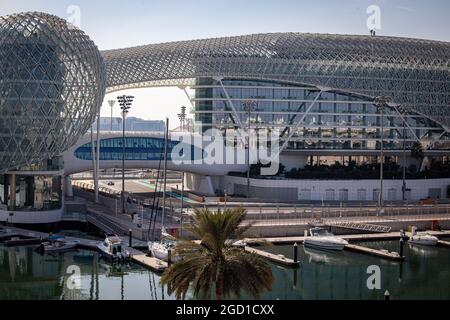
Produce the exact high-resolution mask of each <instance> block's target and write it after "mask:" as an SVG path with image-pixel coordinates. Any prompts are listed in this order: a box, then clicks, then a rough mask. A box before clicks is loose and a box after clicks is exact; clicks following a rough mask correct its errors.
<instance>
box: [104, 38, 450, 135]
mask: <svg viewBox="0 0 450 320" xmlns="http://www.w3.org/2000/svg"><path fill="white" fill-rule="evenodd" d="M102 54H103V57H104V58H105V61H106V65H107V79H108V81H107V82H108V83H107V85H108V90H109V91H114V90H119V89H123V88H131V87H133V88H134V87H146V86H157V85H180V84H183V85H190V84H192V83H193V80H192V79H195V78H201V77H221V78H247V79H258V80H274V81H289V82H293V83H299V84H307V85H312V86H321V85H322V86H323V85H325V84H326V86H327V87H330V88H331V89H335V90H341V91H343V92H349V93H357V94H362V95H366V96H369V97H373V98H374V97H377V96H387V97H389V98H390V101H392V102H393V103H396V104H398V105H401V106H402V110H404V111H405V112H407V113H410V112H413V113H419V114H421V115H424V116H426V117H429V118H430V119H432V120H434V121H436V122H438V123H439V124H441V125H442V126H444V128H445V129H446V130H449V128H450V113H449V108H450V79H449V74H450V44H449V43H446V42H439V41H431V40H420V39H409V38H397V37H370V36H355V35H328V34H302V33H269V34H254V35H246V36H238V37H224V38H215V39H203V40H193V41H179V42H171V43H161V44H153V45H146V46H139V47H133V48H126V49H117V50H108V51H103V52H102Z"/></svg>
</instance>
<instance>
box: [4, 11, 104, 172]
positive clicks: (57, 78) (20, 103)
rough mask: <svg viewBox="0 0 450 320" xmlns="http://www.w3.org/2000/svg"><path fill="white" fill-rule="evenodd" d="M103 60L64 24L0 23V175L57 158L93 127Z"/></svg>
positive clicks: (39, 16) (35, 16) (18, 19)
mask: <svg viewBox="0 0 450 320" xmlns="http://www.w3.org/2000/svg"><path fill="white" fill-rule="evenodd" d="M105 75H106V71H105V65H104V62H103V58H102V56H101V54H100V52H99V50H98V48H97V47H96V46H95V44H94V42H92V41H91V40H90V39H89V37H88V36H87V35H86V34H85V33H84V32H83V31H81V30H79V29H78V28H76V27H74V26H72V25H70V24H68V23H67V22H66V21H65V20H63V19H60V18H58V17H56V16H53V15H49V14H46V13H39V12H29V13H19V14H13V15H9V16H4V17H0V170H7V169H11V168H17V167H20V166H24V165H28V164H32V163H36V162H40V161H43V160H45V159H49V158H52V157H54V156H57V155H60V154H61V153H62V152H63V151H65V150H66V149H67V148H69V147H70V146H72V145H73V144H74V143H75V142H76V141H77V140H78V139H79V137H81V136H82V135H83V134H84V133H85V132H86V131H87V130H88V128H89V126H90V125H91V124H92V122H93V121H94V119H95V115H96V114H97V112H98V111H99V108H100V106H101V103H102V101H103V97H104V94H105V83H106V76H105Z"/></svg>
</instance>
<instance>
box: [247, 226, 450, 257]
mask: <svg viewBox="0 0 450 320" xmlns="http://www.w3.org/2000/svg"><path fill="white" fill-rule="evenodd" d="M427 233H428V234H430V235H433V236H436V237H445V236H447V237H450V231H427ZM408 234H409V235H410V233H409V232H407V235H408ZM339 237H340V238H342V239H345V240H347V241H348V242H363V241H383V240H400V232H387V233H370V234H350V235H342V236H339ZM261 240H262V241H267V242H270V243H272V244H274V245H277V244H278V245H280V244H292V243H300V244H303V243H304V240H305V237H276V238H258V239H245V241H246V242H247V243H248V244H252V243H254V244H257V243H258V242H259V241H261ZM437 245H438V246H441V247H447V248H450V242H448V241H443V240H439V241H438V244H437ZM344 250H348V251H352V252H357V253H362V254H368V255H371V256H375V257H379V258H383V259H388V260H392V261H403V260H404V259H405V258H404V257H401V256H400V255H399V254H398V253H397V252H390V251H388V250H385V249H373V248H368V247H364V246H361V245H355V244H350V243H349V244H348V245H346V246H345V248H344ZM258 251H262V250H258Z"/></svg>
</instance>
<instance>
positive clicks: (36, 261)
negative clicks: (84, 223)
mask: <svg viewBox="0 0 450 320" xmlns="http://www.w3.org/2000/svg"><path fill="white" fill-rule="evenodd" d="M361 245H364V246H368V247H373V248H384V249H387V250H389V251H396V250H398V246H399V244H398V241H387V242H373V243H370V242H365V243H361ZM404 249H405V251H404V254H405V256H406V261H405V262H404V263H397V262H391V261H387V260H383V259H379V258H376V257H370V256H367V255H364V254H357V253H351V252H347V251H343V252H326V251H320V250H315V249H309V248H307V249H304V248H303V247H299V250H298V252H299V260H300V262H301V267H300V268H299V269H297V270H293V269H286V268H283V267H279V266H275V265H272V270H273V273H274V278H275V281H274V285H273V290H272V291H271V292H263V294H262V295H261V298H263V299H383V293H384V291H385V290H386V289H388V290H389V292H390V293H391V296H392V299H450V249H448V248H438V247H430V248H429V247H418V246H405V248H404ZM265 250H268V251H272V252H274V253H276V254H283V255H285V256H286V257H290V258H292V257H293V247H292V246H275V247H267V248H265ZM371 265H378V266H379V267H380V269H381V290H369V289H368V288H367V286H366V281H367V278H368V277H369V274H367V267H369V266H371ZM71 266H77V267H79V270H80V286H79V287H78V288H72V289H69V288H68V286H67V283H68V280H69V277H70V276H71V274H70V273H67V271H68V268H69V267H71ZM188 298H189V299H191V298H192V293H190V294H189V297H188ZM242 298H249V297H247V296H245V295H243V296H242ZM0 299H90V300H105V299H114V300H121V299H124V300H126V299H149V300H161V299H174V297H173V295H168V294H167V290H166V289H165V288H163V287H162V286H161V284H160V276H159V275H157V274H154V273H152V272H150V271H148V270H145V269H143V268H142V267H140V266H137V265H135V264H128V265H122V266H113V265H111V264H110V263H108V262H106V261H103V260H101V259H99V256H98V254H97V253H92V252H89V251H83V250H81V251H76V252H67V253H64V254H57V255H54V256H51V255H39V254H37V253H35V252H34V251H33V247H32V246H31V247H14V248H7V247H2V246H0Z"/></svg>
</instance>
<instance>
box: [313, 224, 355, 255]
mask: <svg viewBox="0 0 450 320" xmlns="http://www.w3.org/2000/svg"><path fill="white" fill-rule="evenodd" d="M347 244H348V242H347V241H346V240H344V239H342V238H339V237H336V236H335V235H334V234H332V233H331V232H329V231H328V230H327V229H325V228H311V229H309V236H308V237H305V241H304V245H305V247H311V248H316V249H325V250H337V251H341V250H343V249H344V247H345V246H346V245H347Z"/></svg>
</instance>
